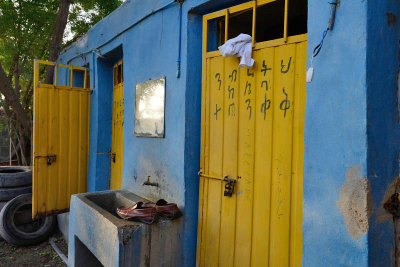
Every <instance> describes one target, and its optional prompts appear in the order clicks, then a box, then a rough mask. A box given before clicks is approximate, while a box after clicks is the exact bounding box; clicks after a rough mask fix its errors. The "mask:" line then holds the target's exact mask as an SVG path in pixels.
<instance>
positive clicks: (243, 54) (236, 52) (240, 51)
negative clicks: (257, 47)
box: [218, 33, 254, 68]
mask: <svg viewBox="0 0 400 267" xmlns="http://www.w3.org/2000/svg"><path fill="white" fill-rule="evenodd" d="M251 41H252V40H251V36H250V35H248V34H244V33H241V34H239V35H238V36H237V37H235V38H233V39H229V40H228V41H226V43H225V44H223V45H221V46H220V47H218V49H219V52H221V55H222V56H223V57H240V63H239V68H243V67H245V66H246V67H248V68H252V67H253V65H254V59H252V58H251V52H252V42H251Z"/></svg>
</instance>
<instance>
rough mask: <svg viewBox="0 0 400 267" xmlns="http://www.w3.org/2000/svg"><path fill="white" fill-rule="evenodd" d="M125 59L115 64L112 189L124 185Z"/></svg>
mask: <svg viewBox="0 0 400 267" xmlns="http://www.w3.org/2000/svg"><path fill="white" fill-rule="evenodd" d="M123 69H124V65H123V61H120V62H119V63H118V64H116V65H115V66H114V71H113V73H114V79H113V80H114V83H113V84H114V85H113V111H112V135H111V179H110V189H120V188H121V187H122V167H123V160H124V75H123Z"/></svg>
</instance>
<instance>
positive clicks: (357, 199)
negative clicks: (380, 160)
mask: <svg viewBox="0 0 400 267" xmlns="http://www.w3.org/2000/svg"><path fill="white" fill-rule="evenodd" d="M360 168H361V166H360V167H358V168H357V167H354V166H352V167H350V168H349V169H348V170H347V172H346V182H345V183H344V185H343V186H342V189H341V190H340V192H339V196H340V197H339V199H338V201H337V202H336V204H337V206H338V208H339V209H340V213H341V214H342V215H343V217H344V218H345V224H346V228H347V230H348V231H349V233H350V235H351V236H352V237H353V238H354V239H355V240H358V239H360V237H361V236H363V235H364V234H366V233H367V232H368V228H369V218H370V216H371V213H372V197H371V192H370V184H369V181H368V179H367V178H366V177H361V174H360Z"/></svg>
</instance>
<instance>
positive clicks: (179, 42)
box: [176, 1, 183, 79]
mask: <svg viewBox="0 0 400 267" xmlns="http://www.w3.org/2000/svg"><path fill="white" fill-rule="evenodd" d="M182 5H183V1H181V2H179V37H178V60H177V70H176V78H178V79H179V78H180V77H181V50H182V44H181V43H182V42H181V41H182Z"/></svg>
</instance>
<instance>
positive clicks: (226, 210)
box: [219, 58, 239, 266]
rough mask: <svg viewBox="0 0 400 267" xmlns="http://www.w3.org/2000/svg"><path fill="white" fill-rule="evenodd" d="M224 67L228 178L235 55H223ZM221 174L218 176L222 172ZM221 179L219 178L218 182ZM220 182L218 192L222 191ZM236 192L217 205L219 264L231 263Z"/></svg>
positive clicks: (232, 171) (233, 162) (234, 136)
mask: <svg viewBox="0 0 400 267" xmlns="http://www.w3.org/2000/svg"><path fill="white" fill-rule="evenodd" d="M224 61H225V70H224V77H227V79H226V80H225V87H224V88H225V90H224V94H225V96H224V102H225V103H224V131H223V134H224V139H223V143H224V146H223V155H224V159H223V163H222V164H223V171H222V174H225V175H227V176H229V177H231V178H233V177H237V176H238V173H237V171H238V170H237V153H238V152H237V151H238V150H237V149H238V131H237V129H238V123H239V121H238V114H239V109H238V108H239V91H238V89H239V73H238V71H239V69H238V66H237V59H235V58H224ZM222 174H221V176H222ZM220 183H221V182H220ZM223 192H224V186H223V185H222V191H221V193H220V194H221V196H223V195H224V193H223ZM235 218H236V195H235V194H234V195H232V197H222V205H221V235H220V239H221V240H223V242H221V243H220V248H219V255H220V257H219V265H220V266H224V265H226V266H233V261H234V251H235V235H234V234H232V233H234V232H235V227H236V221H235Z"/></svg>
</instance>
